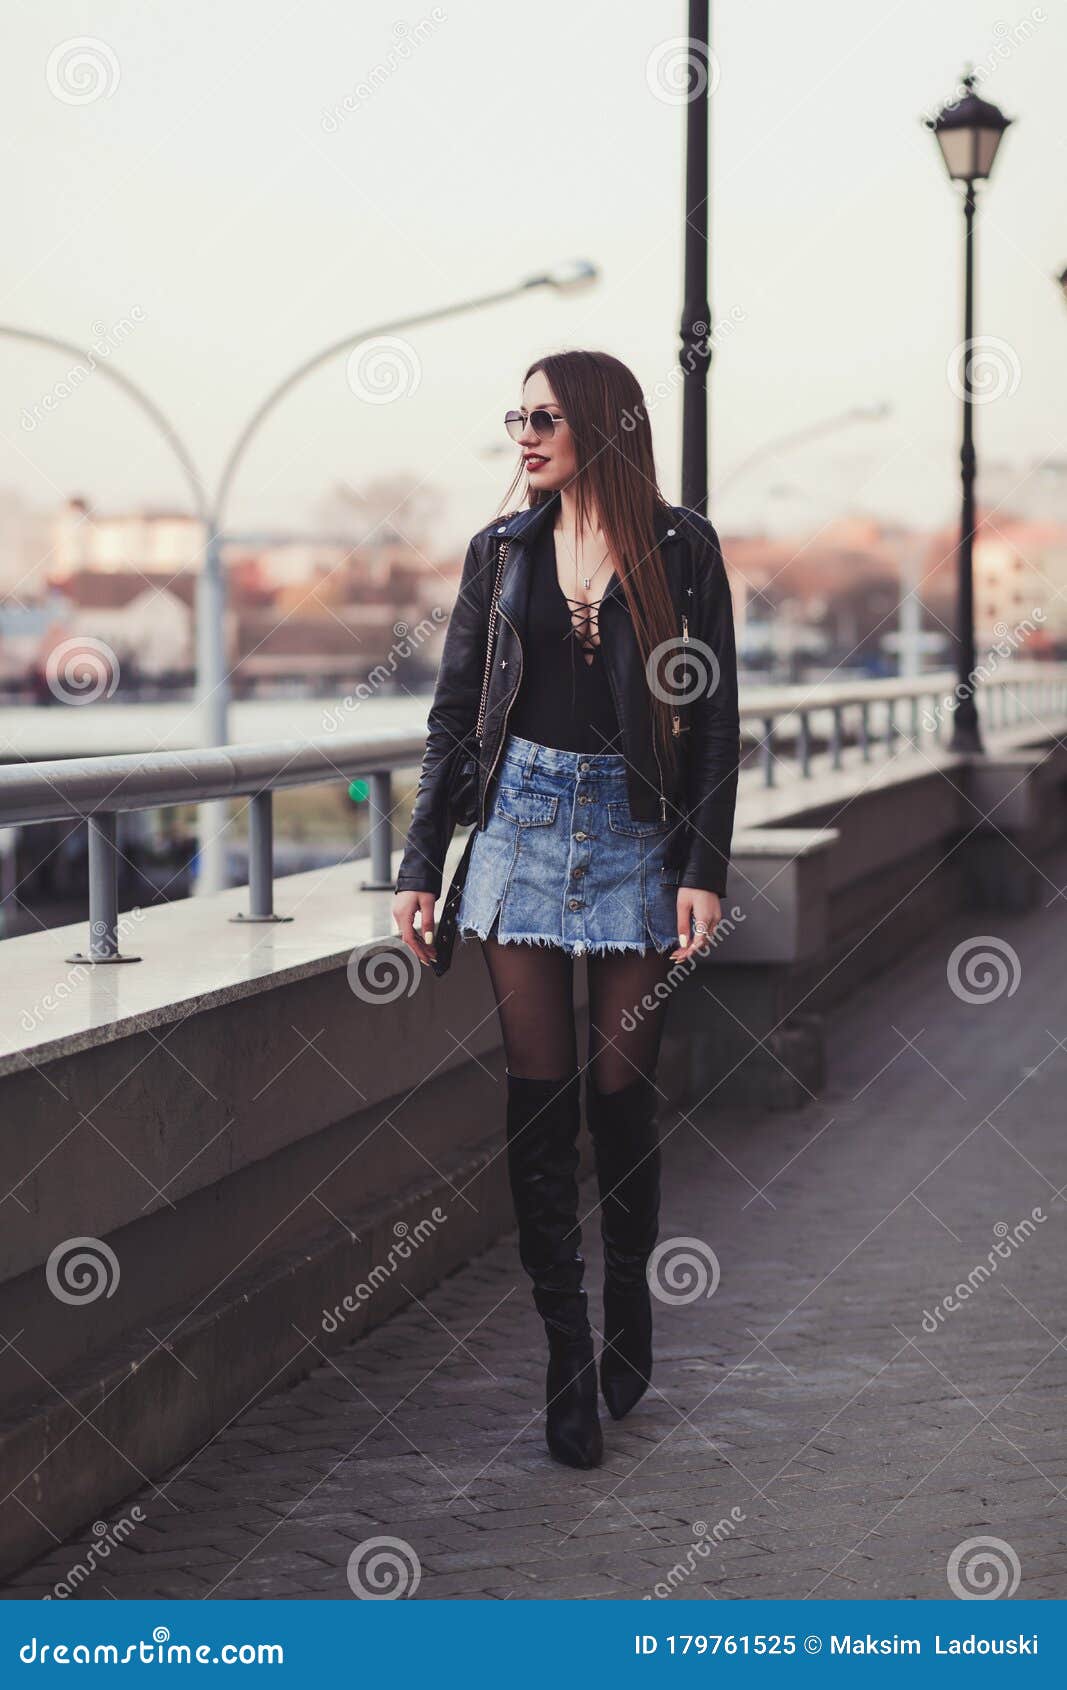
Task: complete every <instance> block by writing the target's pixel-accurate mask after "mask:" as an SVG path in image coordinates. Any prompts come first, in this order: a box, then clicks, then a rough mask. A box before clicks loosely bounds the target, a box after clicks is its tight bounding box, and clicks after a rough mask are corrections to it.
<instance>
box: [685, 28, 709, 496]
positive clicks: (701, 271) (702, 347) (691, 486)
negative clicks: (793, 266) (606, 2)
mask: <svg viewBox="0 0 1067 1690" xmlns="http://www.w3.org/2000/svg"><path fill="white" fill-rule="evenodd" d="M710 14H711V7H710V4H709V0H689V51H688V55H687V70H686V73H687V76H688V78H689V87H688V98H687V101H686V108H685V112H686V117H685V282H684V287H685V297H684V299H683V302H682V323H681V342H682V347H681V356H680V363H681V366H682V504H683V505H686V506H688V508H689V509H690V510H694V511H699V513H700V514H701V516H705V515H706V514H707V509H708V365H709V363H710V362H711V342H710V340H709V339H708V335H709V332H710V321H709V319H710V316H711V306H710V304H709V302H708V192H709V183H708V108H709V105H710V99H709V95H710V88H711V71H712V58H711V39H710V37H711V15H710Z"/></svg>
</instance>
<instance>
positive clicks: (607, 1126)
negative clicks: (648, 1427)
mask: <svg viewBox="0 0 1067 1690" xmlns="http://www.w3.org/2000/svg"><path fill="white" fill-rule="evenodd" d="M656 1104H657V1093H656V1088H655V1086H654V1085H653V1084H652V1082H651V1080H648V1079H646V1078H644V1076H639V1077H638V1078H637V1079H635V1080H633V1081H632V1082H631V1083H630V1084H629V1085H628V1086H625V1087H624V1088H623V1090H622V1091H615V1092H606V1093H604V1092H598V1091H597V1089H596V1087H595V1086H594V1084H593V1078H592V1074H590V1075H589V1076H588V1079H587V1082H586V1110H587V1117H588V1121H589V1130H590V1133H591V1134H592V1139H593V1146H594V1149H595V1151H596V1169H597V1183H598V1185H599V1187H600V1231H601V1236H602V1237H603V1240H604V1348H603V1350H602V1352H601V1356H600V1386H601V1389H602V1391H603V1393H604V1401H605V1402H606V1403H607V1405H608V1408H609V1409H610V1410H611V1413H612V1416H613V1418H614V1419H616V1420H621V1419H622V1417H623V1415H624V1414H629V1412H630V1410H631V1408H633V1407H634V1405H635V1404H636V1403H637V1402H639V1401H640V1399H641V1397H643V1396H644V1394H645V1391H646V1390H647V1389H648V1384H649V1380H650V1379H651V1377H652V1298H651V1296H650V1294H649V1288H648V1281H647V1279H646V1277H645V1270H646V1268H647V1266H648V1259H649V1257H650V1255H651V1254H652V1251H653V1248H654V1247H655V1243H656V1235H657V1232H658V1229H659V1197H660V1150H659V1134H658V1131H657V1128H656Z"/></svg>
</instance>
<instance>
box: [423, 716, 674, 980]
mask: <svg viewBox="0 0 1067 1690" xmlns="http://www.w3.org/2000/svg"><path fill="white" fill-rule="evenodd" d="M669 831H670V830H669V827H668V824H667V823H666V822H660V821H651V822H642V821H635V820H634V818H633V816H632V815H631V813H630V804H629V799H628V796H627V788H626V759H625V758H624V757H621V756H619V755H618V754H617V753H615V752H597V753H592V752H590V753H586V752H582V751H557V750H555V749H554V748H553V747H551V746H547V745H537V744H535V743H534V741H533V740H529V739H522V738H521V737H520V736H519V735H518V734H509V735H508V737H507V740H506V741H505V744H504V752H503V758H502V761H501V764H500V769H499V774H498V780H497V788H496V794H495V797H494V800H493V804H492V808H491V810H490V812H489V815H488V817H487V820H486V825H485V827H484V829H481V830H479V831H478V832H477V833H476V834H475V837H474V843H473V845H472V847H471V856H470V862H469V865H468V869H467V879H466V883H465V885H464V887H463V893H462V896H461V899H460V906H459V911H458V915H457V922H456V925H457V932H458V933H459V934H460V936H461V937H463V938H472V937H477V938H480V939H487V938H490V937H492V938H495V939H499V940H500V942H501V943H502V944H509V943H513V944H529V945H556V946H558V947H560V948H561V949H562V950H564V951H567V952H568V953H569V954H570V955H571V956H576V957H577V956H587V955H597V954H599V953H603V952H607V951H641V952H644V951H649V950H656V951H661V952H662V951H668V950H673V949H674V948H675V947H676V946H677V944H678V923H677V917H676V909H675V903H676V899H677V896H678V874H679V871H678V869H677V867H675V868H668V867H667V865H666V863H665V861H664V856H665V853H666V849H667V841H668V837H669Z"/></svg>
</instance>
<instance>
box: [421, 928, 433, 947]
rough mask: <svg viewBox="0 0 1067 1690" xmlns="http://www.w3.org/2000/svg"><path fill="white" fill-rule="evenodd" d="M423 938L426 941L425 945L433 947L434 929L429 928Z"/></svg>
mask: <svg viewBox="0 0 1067 1690" xmlns="http://www.w3.org/2000/svg"><path fill="white" fill-rule="evenodd" d="M422 937H423V940H424V941H425V943H426V944H427V945H432V944H433V928H432V927H428V928H427V929H426V931H425V933H424V934H423V936H422Z"/></svg>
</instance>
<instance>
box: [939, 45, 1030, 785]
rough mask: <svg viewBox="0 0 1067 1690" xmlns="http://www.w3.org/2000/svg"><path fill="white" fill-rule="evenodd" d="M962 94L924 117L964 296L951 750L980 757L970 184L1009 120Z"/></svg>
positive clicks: (970, 85) (968, 79) (967, 91)
mask: <svg viewBox="0 0 1067 1690" xmlns="http://www.w3.org/2000/svg"><path fill="white" fill-rule="evenodd" d="M963 89H964V92H963V95H962V97H961V98H960V99H959V100H956V101H954V102H953V103H952V104H950V105H947V106H945V107H944V108H943V109H942V110H941V111H940V112H939V113H938V115H937V117H936V118H927V119H926V126H927V128H928V129H931V130H932V131H933V133H934V135H935V136H936V138H937V142H938V145H939V146H940V148H941V154H942V157H943V158H944V161H945V168H946V169H947V171H948V174H949V177H950V178H951V180H952V181H954V182H963V183H964V184H965V191H964V195H963V216H964V230H965V233H964V293H963V393H962V402H963V440H962V445H961V447H960V478H961V486H962V497H961V503H960V539H959V547H958V551H957V571H958V584H957V599H956V651H957V663H958V691H959V701H958V703H957V705H956V709H955V711H954V714H953V729H952V741H951V747H950V749H951V750H953V751H968V752H980V751H982V749H983V746H982V736H981V730H980V728H979V724H978V708H977V705H976V703H975V696H974V695H975V687H976V684H977V681H976V665H975V649H974V525H975V499H974V487H975V477H976V456H975V449H974V400H973V392H974V390H973V384H972V358H973V352H974V219H975V210H976V206H977V199H976V194H975V183H976V182H980V181H985V180H987V179H988V178H989V175H990V173H991V171H992V169H993V161H994V159H995V158H996V156H997V149H998V147H999V146H1000V141H1001V137H1002V136H1003V134H1004V131H1005V130H1006V129H1007V127H1008V125H1009V124H1010V123H1011V122H1012V119H1011V118H1010V117H1005V116H1004V113H1003V112H1002V111H1000V110H999V108H998V107H997V106H994V105H992V104H991V103H990V102H989V101H988V100H983V99H980V98H979V96H978V95H977V94H976V93H975V91H974V77H973V76H972V75H971V74H970V73H969V72H968V73H967V75H965V76H964V78H963Z"/></svg>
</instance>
